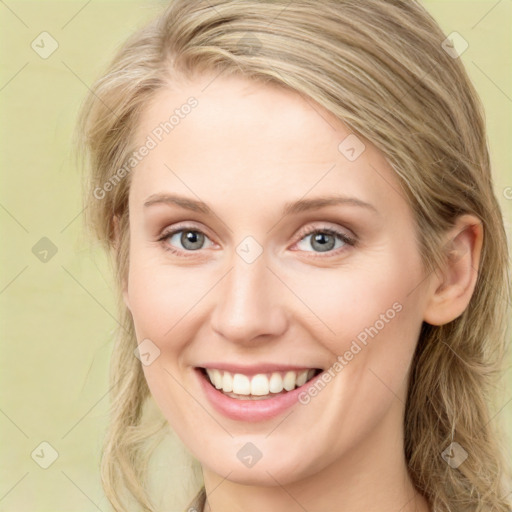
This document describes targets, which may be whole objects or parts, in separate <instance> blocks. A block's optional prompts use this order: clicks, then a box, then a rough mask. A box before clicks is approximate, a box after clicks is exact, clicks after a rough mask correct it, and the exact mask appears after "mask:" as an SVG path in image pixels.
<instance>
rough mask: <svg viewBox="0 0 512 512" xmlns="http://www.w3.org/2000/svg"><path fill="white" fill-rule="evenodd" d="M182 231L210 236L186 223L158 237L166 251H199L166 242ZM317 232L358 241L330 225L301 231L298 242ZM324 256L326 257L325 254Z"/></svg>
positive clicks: (181, 253) (351, 243)
mask: <svg viewBox="0 0 512 512" xmlns="http://www.w3.org/2000/svg"><path fill="white" fill-rule="evenodd" d="M181 231H192V232H193V233H201V234H203V235H204V236H206V237H207V236H208V235H206V233H203V232H202V231H201V230H200V229H198V228H196V227H195V226H187V225H185V226H178V227H176V228H173V229H171V230H169V231H164V232H163V233H162V235H161V236H160V238H158V241H159V242H161V243H162V245H163V248H164V250H166V251H170V252H171V253H173V254H177V255H179V256H184V257H189V256H193V255H194V254H193V253H195V252H198V251H182V250H181V249H176V248H175V247H174V246H172V245H170V244H168V243H164V242H165V241H166V240H167V239H168V238H170V237H171V236H173V235H175V234H176V233H180V232H181ZM316 233H324V234H328V235H332V236H335V237H338V238H339V239H340V240H341V241H342V242H343V243H344V244H345V245H349V246H355V245H356V243H357V240H356V239H355V238H351V237H349V236H347V235H346V234H345V233H342V232H341V231H338V230H337V229H334V228H330V227H315V228H310V229H307V228H306V229H305V230H303V231H302V232H301V233H300V235H299V237H300V238H299V240H298V241H297V242H296V243H298V242H301V241H302V240H303V239H304V238H306V237H307V236H309V235H313V234H316ZM340 250H341V251H343V250H345V246H343V247H338V249H335V250H331V251H325V254H327V256H332V255H336V254H338V253H339V251H340ZM305 252H313V254H314V256H308V257H313V258H316V257H322V254H323V253H322V252H316V251H305ZM189 253H191V254H189ZM323 257H325V256H323Z"/></svg>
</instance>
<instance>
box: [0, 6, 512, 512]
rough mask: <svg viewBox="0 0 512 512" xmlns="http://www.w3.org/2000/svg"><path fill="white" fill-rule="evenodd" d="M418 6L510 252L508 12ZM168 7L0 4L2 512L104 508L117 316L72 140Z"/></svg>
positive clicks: (508, 406)
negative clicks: (473, 133) (449, 43)
mask: <svg viewBox="0 0 512 512" xmlns="http://www.w3.org/2000/svg"><path fill="white" fill-rule="evenodd" d="M424 3H425V5H426V7H427V8H428V9H429V10H430V12H431V13H432V14H433V15H434V17H435V18H436V19H437V20H438V21H439V23H440V24H441V26H442V28H443V30H444V31H445V33H446V34H449V33H451V32H453V31H457V32H459V33H460V34H461V35H462V36H463V37H464V38H465V39H466V40H467V41H468V43H469V48H468V50H467V51H466V52H465V53H464V54H463V55H462V60H463V62H464V63H465V64H466V67H467V69H468V72H469V74H470V76H471V78H472V80H473V82H474V84H475V86H476V88H477V90H478V92H479V93H480V95H481V97H482V100H483V102H484V106H485V109H486V115H487V121H488V130H489V145H490V149H491V154H492V161H493V167H494V180H495V190H496V193H497V195H498V197H499V199H500V202H501V204H502V207H503V210H504V214H505V218H506V223H507V232H508V233H509V240H510V232H511V229H510V227H511V219H512V189H508V188H507V187H512V171H511V164H512V156H511V149H510V148H511V146H512V139H511V135H512V71H511V70H512V1H510V0H501V1H496V0H492V1H483V0H478V1H476V0H475V1H462V0H459V1H440V0H439V1H432V0H431V1H426V2H424ZM164 4H165V2H156V1H145V2H144V1H115V2H114V1H102V0H92V1H86V0H83V1H60V2H57V1H32V2H29V1H20V0H18V1H14V0H11V1H9V0H6V1H1V2H0V38H1V48H2V50H1V51H2V65H1V67H0V109H1V116H2V117H1V119H2V122H1V125H0V130H1V135H0V141H1V142H0V145H1V151H0V169H1V188H0V229H1V234H0V236H1V244H2V251H1V256H0V257H1V262H0V263H1V264H0V307H1V316H0V325H1V328H0V329H1V330H0V342H1V344H2V345H1V350H2V357H1V358H0V376H1V377H0V379H1V381H0V382H1V385H0V436H1V460H2V462H1V465H0V511H9V512H11V511H14V512H22V511H30V512H41V511H52V512H57V511H83V512H88V511H97V510H102V511H107V510H110V507H109V506H108V504H107V502H106V499H105V497H104V495H103V492H102V490H101V485H100V481H99V472H98V465H99V453H100V452H99V451H100V446H101V440H102V436H103V433H104V430H105V425H106V412H107V405H108V396H107V393H108V381H107V371H108V359H109V355H110V352H111V349H112V338H113V336H112V335H113V332H114V330H115V327H116V321H115V311H116V307H115V303H114V293H113V283H112V279H111V277H110V271H109V267H108V265H107V263H106V258H105V257H104V255H103V254H102V253H101V251H100V250H99V248H98V247H96V246H95V245H94V244H93V245H92V246H90V245H89V243H88V242H87V240H86V238H85V236H84V233H83V231H82V222H81V221H82V213H81V212H82V206H81V192H80V175H79V172H78V169H77V166H76V165H75V162H74V159H73V154H72V132H73V128H74V123H75V120H76V115H77V112H78V108H79V105H80V102H81V101H82V100H83V98H84V96H85V94H86V93H87V88H88V87H89V86H90V85H91V84H92V83H93V81H94V79H95V78H96V77H97V76H98V75H99V74H100V73H101V71H102V69H103V67H104V66H105V65H106V63H107V62H108V60H109V59H110V58H111V57H112V55H113V52H114V50H115V49H116V48H117V47H118V46H119V45H120V44H121V43H122V42H123V40H124V39H125V38H126V37H127V36H128V35H129V34H130V33H132V32H133V31H134V30H135V28H137V27H138V26H140V25H142V24H143V23H144V22H145V21H146V20H149V19H150V18H152V17H153V16H154V15H155V14H156V13H157V12H158V11H159V9H160V8H161V7H162V5H164ZM43 31H46V32H48V33H50V34H51V36H52V37H53V38H54V39H55V40H56V41H57V42H58V45H59V46H58V49H57V50H56V51H55V52H54V53H53V54H52V55H51V56H49V57H48V58H47V59H43V58H41V57H40V56H39V55H38V54H37V53H36V52H35V51H34V50H33V49H32V47H31V43H32V41H34V40H36V38H37V37H38V36H39V34H41V32H43ZM507 190H508V191H509V194H508V197H509V199H507V197H506V196H507V192H506V191H507ZM43 237H47V238H48V239H49V240H51V243H52V244H53V245H54V246H55V248H56V249H57V252H56V254H55V255H53V256H51V252H50V253H48V256H47V261H46V262H43V261H40V259H38V257H36V255H35V254H34V252H33V247H34V246H35V244H36V243H38V242H39V241H40V240H41V238H43ZM39 243H40V244H43V246H44V244H47V242H39ZM36 247H39V246H36ZM36 252H37V251H36ZM508 378H509V384H510V381H511V380H512V379H511V374H510V372H509V374H508ZM497 411H499V412H498V413H497V416H496V419H495V420H494V421H498V420H502V422H503V424H504V428H505V429H506V430H507V431H508V432H512V386H510V385H509V386H508V388H507V392H506V393H504V394H503V395H502V396H501V397H500V400H499V403H498V404H497ZM43 441H46V442H48V443H50V444H51V445H52V446H53V447H54V449H55V450H56V451H57V452H58V458H57V459H56V460H55V462H54V463H53V464H52V465H51V466H50V467H48V469H42V468H41V467H40V466H39V465H38V464H37V463H36V462H35V460H39V461H41V460H43V459H44V460H46V461H47V460H48V459H47V457H48V453H49V452H48V450H47V449H46V451H44V448H43V452H41V448H38V447H39V445H40V443H41V442H43ZM168 449H169V451H168V452H167V453H170V452H175V451H177V455H176V456H175V457H174V456H173V458H172V465H171V464H170V463H169V457H168V456H162V458H161V460H160V462H159V463H158V464H159V467H160V472H159V475H160V478H161V481H162V482H163V479H164V478H165V485H166V486H167V488H168V489H169V488H170V487H169V486H170V485H172V487H173V488H174V489H176V491H175V492H172V493H170V494H172V496H168V497H167V501H165V502H162V504H161V507H162V508H161V510H166V511H171V510H176V511H181V510H182V508H183V507H184V506H185V504H186V502H187V500H188V499H189V498H190V490H187V491H182V490H181V489H182V488H183V484H182V482H183V480H184V479H186V478H188V476H187V474H186V471H188V470H189V468H188V466H187V459H186V457H185V451H184V449H183V447H181V446H180V445H179V443H178V444H176V445H175V441H173V440H171V441H170V444H169V447H168ZM34 450H36V452H35V454H34V458H33V457H32V456H31V454H32V453H33V451H34ZM41 453H44V455H42V456H41ZM37 454H39V455H40V457H39V458H38V457H37ZM183 471H185V473H183ZM162 485H164V484H162Z"/></svg>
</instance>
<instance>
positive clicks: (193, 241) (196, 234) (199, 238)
mask: <svg viewBox="0 0 512 512" xmlns="http://www.w3.org/2000/svg"><path fill="white" fill-rule="evenodd" d="M307 238H310V242H309V246H310V247H312V248H313V250H312V251H311V250H308V249H306V248H303V247H301V248H300V249H301V250H303V251H305V252H313V253H319V254H321V253H331V252H334V253H336V252H337V251H336V249H343V247H345V246H347V245H350V246H353V245H355V243H356V240H355V239H353V238H351V237H349V236H347V235H346V234H345V233H343V232H341V231H338V230H336V229H333V228H330V227H325V228H315V229H309V231H307V232H306V233H303V234H302V238H301V239H300V240H299V242H297V246H298V245H299V244H300V243H302V242H304V241H305V240H306V239H307ZM158 240H159V241H160V242H162V244H163V246H164V249H165V250H168V251H171V252H172V253H175V254H178V255H183V256H190V255H192V253H194V252H197V251H199V250H201V249H205V248H207V247H211V246H212V245H214V244H213V242H212V241H211V240H210V239H209V238H208V237H207V236H206V235H205V234H204V233H203V232H202V231H200V230H199V229H197V228H195V227H194V226H179V227H177V228H175V229H172V230H169V231H166V232H164V233H163V234H162V236H161V237H160V238H159V239H158ZM206 241H209V244H210V245H209V246H206V247H205V245H204V244H205V242H206ZM177 244H179V245H181V247H180V246H179V245H178V246H177ZM187 253H188V254H187Z"/></svg>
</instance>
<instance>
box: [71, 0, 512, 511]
mask: <svg viewBox="0 0 512 512" xmlns="http://www.w3.org/2000/svg"><path fill="white" fill-rule="evenodd" d="M445 40H446V36H445V35H444V34H443V32H442V31H441V29H440V28H439V26H438V24H437V23H436V22H435V21H434V20H433V18H432V17H431V16H430V15H429V14H428V13H427V12H426V10H425V9H424V8H423V7H422V5H421V4H420V3H419V2H418V1H411V0H365V1H359V0H300V1H294V2H289V1H288V0H286V1H285V0H208V1H206V0H175V1H172V2H170V4H169V5H168V7H167V8H166V9H165V10H164V11H163V12H162V14H161V15H159V16H158V17H157V18H156V19H155V20H154V21H152V22H151V23H149V24H147V25H146V26H145V27H143V28H142V29H140V30H138V31H137V32H136V33H134V34H133V35H132V36H131V37H130V38H129V39H128V40H127V41H126V42H125V44H124V45H123V46H122V47H121V48H120V50H119V51H118V53H117V54H116V55H115V57H114V59H113V60H112V62H111V63H110V65H109V66H108V69H107V70H106V72H105V73H104V74H103V76H102V77H101V78H100V79H99V80H97V82H96V83H95V84H94V85H93V87H92V90H91V93H90V94H89V96H88V97H87V98H86V100H85V102H84V104H83V109H82V113H81V116H80V120H79V125H78V126H79V133H80V148H81V152H82V154H83V155H84V156H85V157H86V158H85V160H87V173H86V174H85V182H84V190H85V196H86V197H85V206H86V220H87V223H88V226H89V227H91V228H92V229H93V231H94V234H95V236H97V237H98V239H99V240H100V241H102V242H103V243H104V244H105V247H106V248H107V250H109V251H110V252H111V254H112V255H113V260H112V261H113V263H114V267H115V273H116V276H117V283H118V285H119V287H118V288H119V296H118V299H119V308H120V309H119V317H120V328H119V333H118V336H117V339H116V343H115V346H114V349H113V353H112V358H111V372H110V379H111V386H112V390H111V403H112V406H111V418H110V425H109V429H108V433H107V435H106V437H105V442H104V447H103V451H102V464H101V477H102V482H103V486H104V490H105V492H106V495H107V497H108V498H109V500H110V501H111V503H112V505H113V506H114V508H115V509H116V510H117V511H121V510H124V505H123V492H125V494H126V495H127V496H132V497H134V498H135V500H136V501H137V502H138V503H139V504H140V506H141V507H142V508H143V509H144V510H147V511H152V510H155V508H154V505H152V503H151V497H150V496H149V494H148V490H147V488H146V481H147V466H148V462H149V458H150V456H151V452H150V451H148V450H147V448H146V447H145V444H144V442H145V441H146V440H148V439H151V438H152V439H156V434H157V432H161V431H162V429H164V428H165V426H164V423H165V422H160V423H157V424H154V423H152V424H150V425H148V424H147V422H144V406H145V404H146V402H147V399H148V397H149V396H150V393H149V389H148V386H147V383H146V381H145V378H144V375H143V372H142V369H141V364H140V362H139V360H138V359H137V358H136V357H134V356H133V350H134V349H135V347H136V345H137V341H136V338H135V334H134V329H133V323H132V318H131V316H130V314H129V312H128V310H127V309H126V307H125V306H124V304H123V303H122V300H121V293H120V290H121V287H122V285H123V283H124V282H125V280H126V276H127V269H128V265H129V252H128V236H129V235H128V227H129V216H128V192H129V188H130V182H131V179H130V176H131V174H130V172H136V171H130V170H129V167H126V164H127V162H128V161H129V159H130V157H131V156H132V151H133V150H134V146H133V144H134V143H135V140H134V136H135V132H136V129H137V126H138V122H139V119H140V116H141V113H142V112H143V111H144V108H145V106H146V105H148V102H149V101H150V100H151V98H152V97H153V96H154V95H155V93H156V92H157V91H158V90H159V89H162V88H165V87H167V86H169V85H170V84H172V83H173V82H174V83H175V82H176V81H178V80H187V79H191V78H193V77H194V75H196V74H200V73H202V72H207V73H210V74H216V75H217V74H219V75H223V76H227V75H230V74H236V75H243V76H245V77H247V78H250V79H252V80H257V81H260V82H261V83H269V84H279V85H280V86H282V87H285V88H288V89H290V90H293V91H296V92H298V93H300V94H301V95H302V96H303V97H304V98H305V99H307V101H310V102H311V103H313V102H316V104H318V105H319V106H321V107H323V108H325V109H326V110H327V111H329V112H330V113H332V114H333V115H334V116H336V118H338V119H339V120H340V121H342V122H343V123H345V124H346V125H347V126H348V127H349V128H350V129H351V130H352V131H353V132H354V133H356V134H360V135H362V136H363V137H365V138H367V139H368V140H369V141H371V142H372V143H373V144H374V145H375V146H376V147H377V148H378V149H379V150H381V151H382V152H383V154H384V155H385V157H386V158H387V161H388V162H389V164H390V165H391V167H392V168H393V170H394V172H396V174H397V176H398V179H399V181H400V183H401V185H402V187H403V190H404V193H405V195H406V198H407V200H408V202H409V204H410V207H411V209H412V211H413V214H414V218H415V222H416V227H417V238H418V243H419V247H420V251H421V256H422V261H423V263H424V267H425V269H426V271H427V272H433V271H435V269H436V268H437V267H438V266H439V265H441V264H442V263H443V261H444V260H443V258H444V256H443V255H444V251H443V247H442V242H441V241H442V235H443V233H445V232H446V230H448V229H449V228H450V227H452V226H453V225H454V221H455V219H456V217H457V216H458V215H460V214H463V213H471V214H474V215H476V216H477V217H478V218H479V219H480V220H481V222H482V225H483V229H484V240H483V247H482V255H481V261H480V267H479V269H478V279H477V283H476V288H475V290H474V293H473V295H472V297H471V300H470V302H469V305H468V307H467V309H466V310H465V311H464V313H463V314H462V315H460V316H459V317H458V318H456V319H455V320H453V321H452V322H450V323H448V324H446V325H442V326H432V325H428V324H426V323H424V324H423V326H422V330H421V334H420V337H419V340H418V344H417V349H416V353H415V356H414V359H413V364H412V368H411V372H410V377H409V387H408V396H407V402H406V407H405V419H404V421H405V443H404V456H405V458H406V461H407V464H408V470H409V472H410V476H411V479H412V481H413V483H414V485H415V486H416V487H417V489H418V490H419V492H420V493H422V494H423V495H424V496H425V497H426V498H427V500H428V501H429V502H430V504H431V506H432V507H433V509H434V510H436V512H448V511H454V510H456V511H472V512H484V511H485V512H491V511H493V512H505V511H507V512H509V510H510V505H509V504H507V501H506V498H505V497H504V496H503V493H504V487H503V482H504V478H505V475H506V463H505V461H504V460H502V446H501V445H500V441H499V439H500V438H499V436H498V434H497V432H496V425H495V423H496V422H495V420H494V419H493V412H492V408H493V403H494V402H493V397H494V396H495V391H496V388H497V384H498V383H499V380H498V376H499V375H500V371H501V366H500V365H501V364H502V361H503V360H504V354H505V352H506V348H507V343H506V340H507V324H506V318H507V305H508V299H509V297H510V280H509V276H508V271H507V263H508V249H507V240H506V235H505V230H504V223H503V218H502V214H501V212H500V208H499V204H498V202H497V200H496V197H495V195H494V192H493V184H492V179H491V170H490V161H489V154H488V148H487V141H486V128H485V121H484V114H483V108H482V105H481V102H480V99H479V97H478V95H477V93H476V91H475V89H474V87H473V85H472V83H471V82H470V80H469V78H468V76H467V73H466V71H465V69H464V67H463V65H462V63H461V60H460V58H457V55H454V54H453V52H450V51H446V50H447V46H446V44H443V41H445ZM123 166H124V171H123V172H122V173H119V170H120V169H123ZM127 169H128V171H127ZM109 181H110V183H111V186H109V187H108V190H107V188H106V187H105V183H107V182H109ZM98 191H101V194H100V193H99V192H98ZM115 218H116V219H117V222H118V225H117V227H118V230H119V231H118V232H119V235H120V237H119V239H118V243H117V244H116V243H114V242H115V240H116V238H115V236H114V232H115V222H114V219H115ZM452 442H457V443H459V445H460V446H461V447H462V448H463V449H465V450H466V451H467V452H468V454H469V456H468V458H467V459H466V460H465V461H464V463H463V464H461V465H460V466H459V467H458V468H452V467H450V465H449V464H447V463H446V462H445V460H444V459H443V457H442V455H441V454H442V453H443V451H444V450H445V449H446V448H447V447H449V446H450V444H451V443H452Z"/></svg>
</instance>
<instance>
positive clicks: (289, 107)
mask: <svg viewBox="0 0 512 512" xmlns="http://www.w3.org/2000/svg"><path fill="white" fill-rule="evenodd" d="M191 98H193V100H191ZM187 105H188V106H187ZM190 105H194V106H192V107H191V106H190ZM148 137H149V138H150V139H151V140H152V144H151V146H154V147H152V149H151V150H150V151H149V152H148V154H147V156H145V157H144V158H143V159H142V160H141V162H140V163H139V164H138V165H137V167H136V169H135V170H134V172H133V181H132V190H131V196H133V197H135V198H136V199H137V201H138V202H141V201H143V200H144V198H146V197H147V196H149V195H151V194H155V193H160V192H165V191H167V192H169V191H179V192H183V193H187V194H188V195H189V196H192V195H196V196H199V197H201V198H202V199H203V200H205V201H209V199H210V198H211V200H212V202H213V203H214V202H215V200H216V199H219V200H229V201H230V204H232V205H235V204H237V201H239V205H240V207H241V208H244V209H247V208H248V207H249V204H248V203H247V200H248V194H249V192H250V194H251V200H252V201H256V202H259V205H260V206H263V205H264V203H265V202H274V201H279V202H285V201H288V200H293V199H298V198H300V197H302V196H304V195H305V194H311V195H314V194H315V193H318V194H325V193H326V192H328V193H340V194H344V195H356V196H358V197H359V198H360V199H362V200H365V201H368V202H372V201H373V202H375V201H376V202H378V203H379V202H380V203H383V202H385V198H386V197H387V198H391V199H392V200H393V201H394V203H395V205H396V202H397V201H396V200H397V199H398V200H400V199H402V202H404V201H403V198H400V197H399V191H400V186H399V184H398V182H397V178H396V176H395V175H394V172H393V171H392V169H391V168H390V166H389V164H388V163H387V161H386V160H385V158H384V155H383V154H382V153H380V152H379V151H378V150H377V149H376V148H375V147H374V146H373V145H372V144H371V143H369V141H367V140H364V139H362V138H361V137H359V138H358V139H357V138H354V137H355V136H354V134H352V132H351V130H350V129H349V128H348V127H347V126H345V125H344V124H343V123H341V122H340V121H339V120H337V119H336V118H335V117H334V116H333V115H332V114H331V113H330V112H328V111H326V110H325V109H323V108H322V107H321V106H320V105H318V104H317V103H315V102H314V101H313V100H311V99H309V98H304V97H302V96H301V95H299V94H298V93H297V92H295V91H292V90H289V89H285V88H284V87H280V86H277V85H274V84H272V85H270V84H263V83H261V82H256V81H252V80H249V79H247V78H244V77H240V76H232V77H216V78H215V77H213V78H212V77H211V76H202V77H196V78H195V79H194V80H193V81H190V82H188V83H186V84H185V83H180V85H177V84H176V85H173V87H172V88H171V87H169V88H166V89H162V90H160V91H158V92H157V93H156V94H155V96H154V98H153V99H152V101H151V102H150V104H149V105H148V107H147V108H146V110H145V111H144V112H143V115H142V116H141V120H140V123H139V126H138V131H137V139H138V140H137V142H138V144H137V145H136V146H137V147H138V146H140V145H143V144H144V143H145V141H148V140H149V139H148ZM347 141H348V142H347ZM340 144H341V146H340ZM354 144H355V145H354ZM347 145H348V146H353V147H355V150H356V151H357V152H359V151H361V150H362V149H364V151H363V152H362V154H361V155H360V156H359V158H357V159H355V160H354V159H353V158H347V152H346V150H347ZM363 145H364V146H363ZM349 149H350V148H349ZM348 156H352V155H350V154H348ZM163 189H165V190H163ZM392 195H395V196H396V197H394V198H393V197H391V196H392ZM281 199H282V201H281ZM393 201H391V202H393ZM388 202H389V201H388ZM398 206H400V205H398ZM404 206H405V204H402V207H404Z"/></svg>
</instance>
